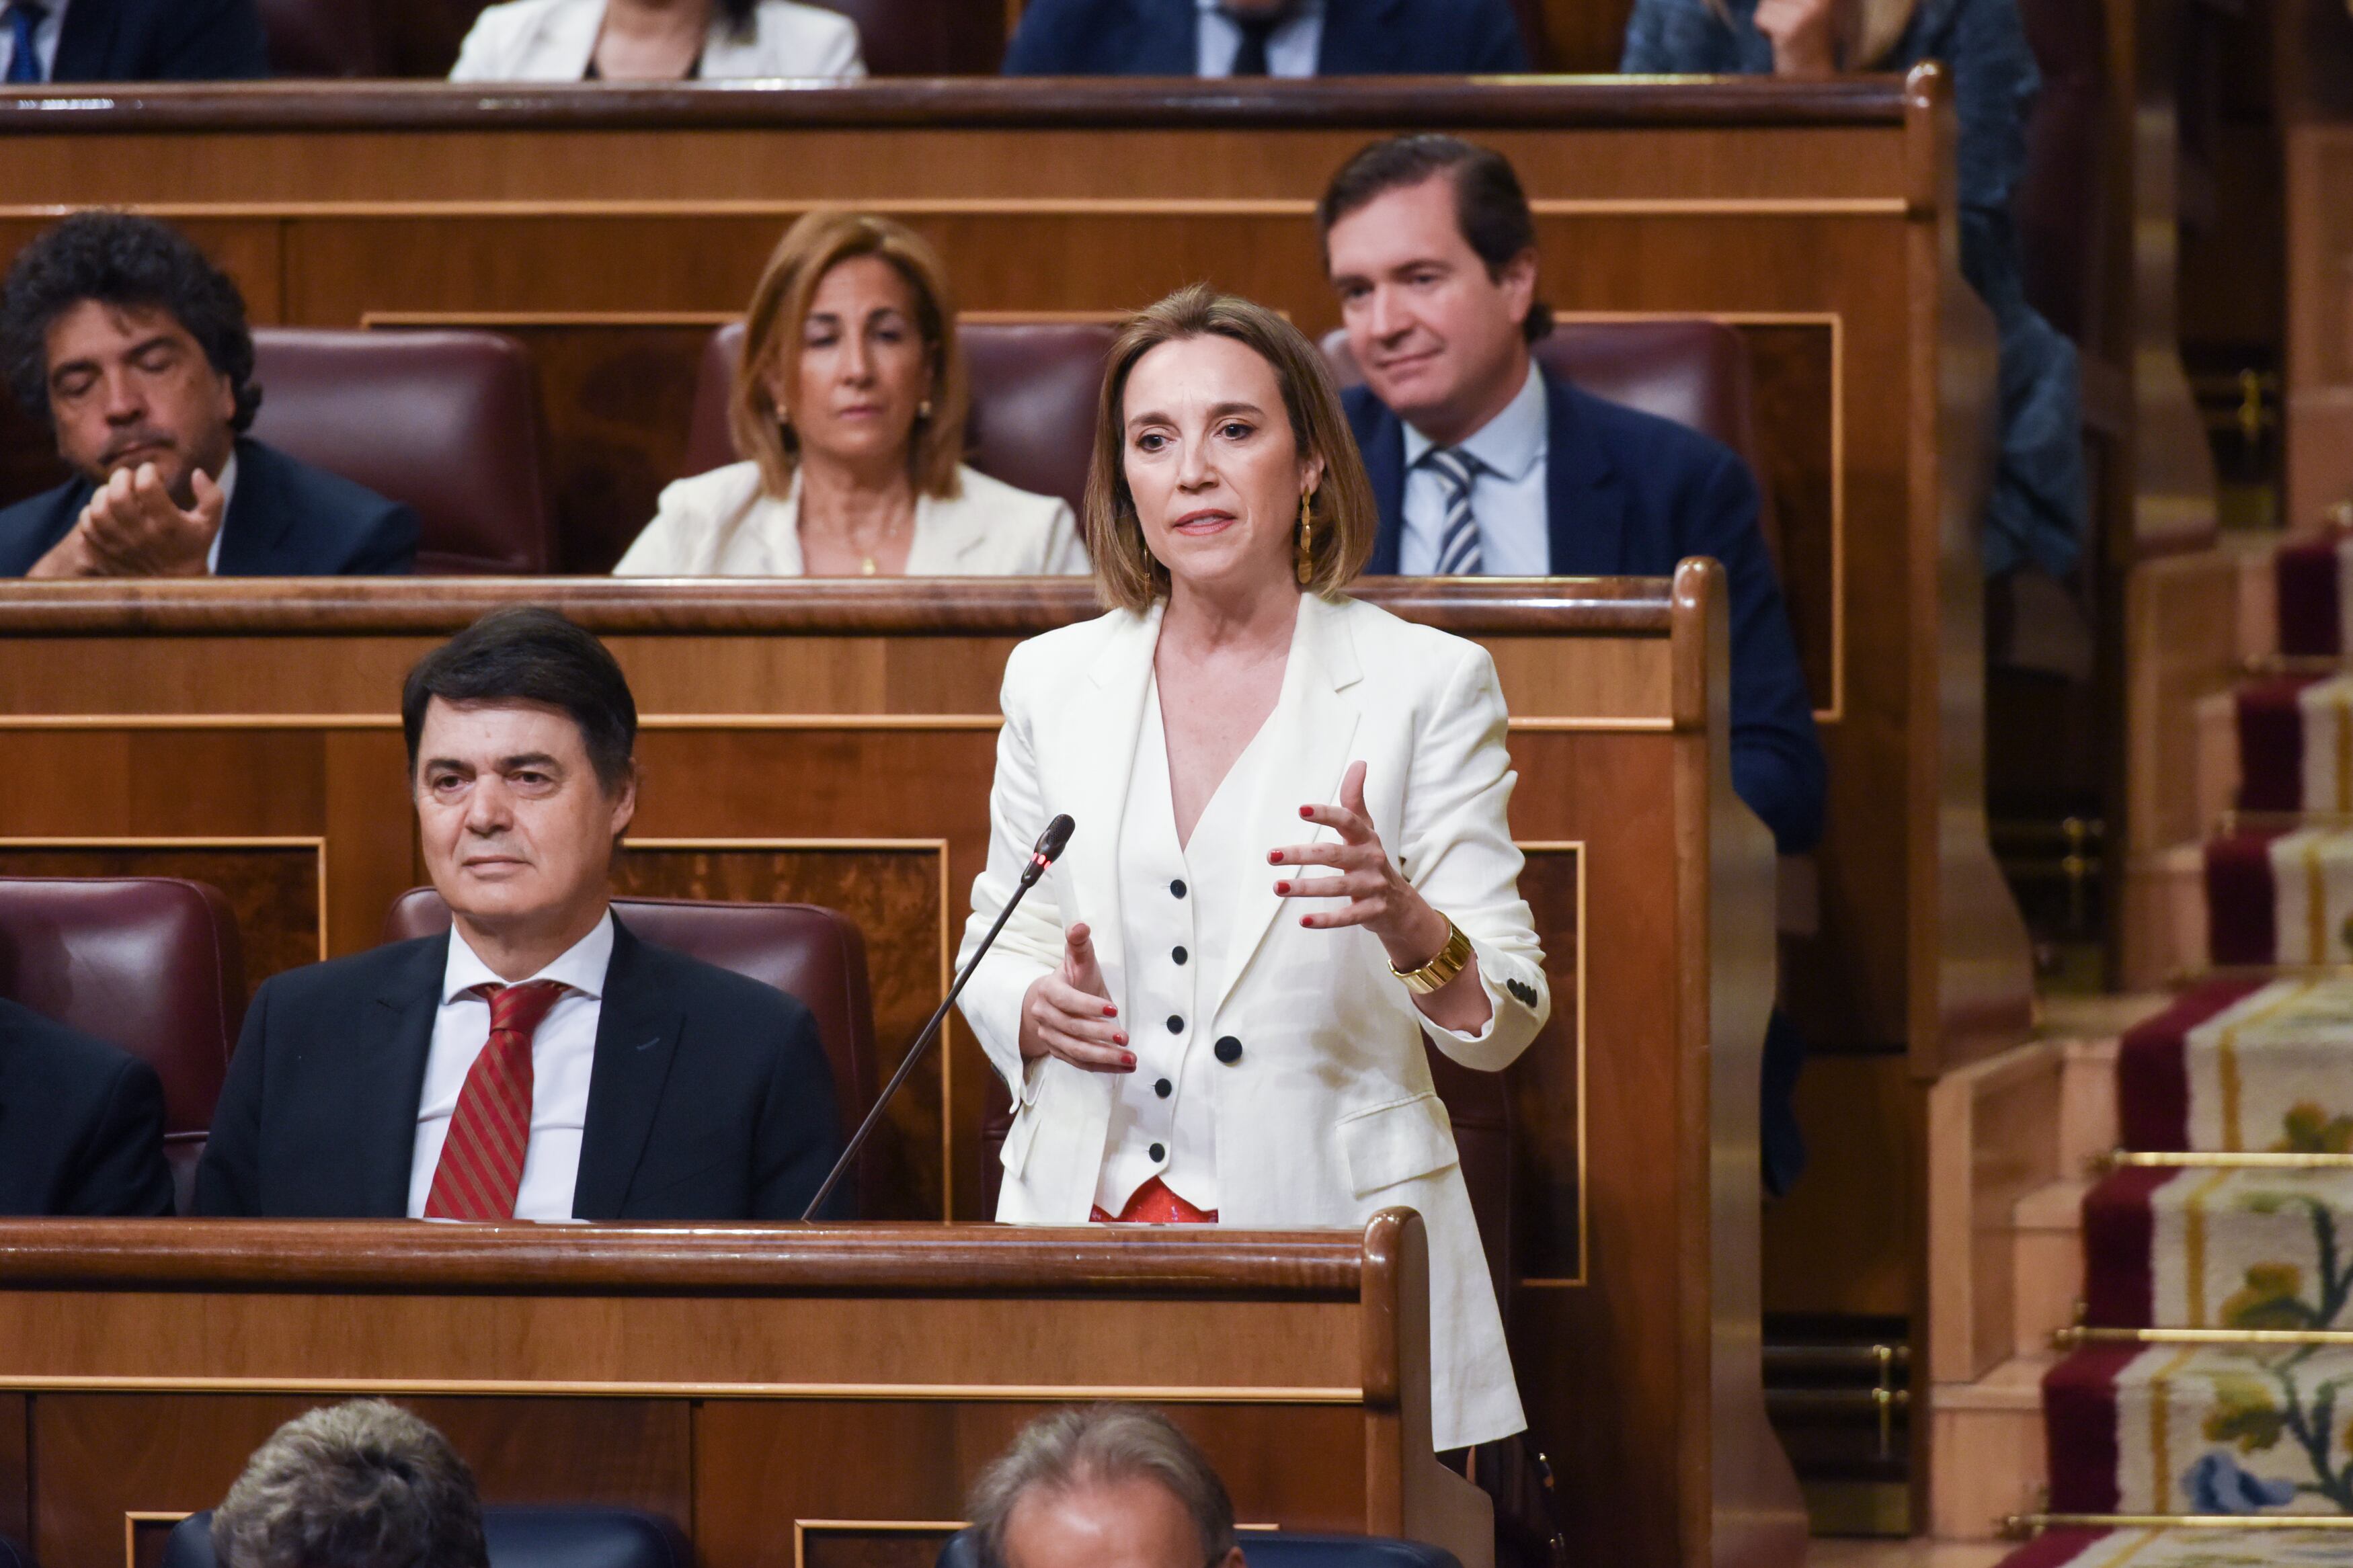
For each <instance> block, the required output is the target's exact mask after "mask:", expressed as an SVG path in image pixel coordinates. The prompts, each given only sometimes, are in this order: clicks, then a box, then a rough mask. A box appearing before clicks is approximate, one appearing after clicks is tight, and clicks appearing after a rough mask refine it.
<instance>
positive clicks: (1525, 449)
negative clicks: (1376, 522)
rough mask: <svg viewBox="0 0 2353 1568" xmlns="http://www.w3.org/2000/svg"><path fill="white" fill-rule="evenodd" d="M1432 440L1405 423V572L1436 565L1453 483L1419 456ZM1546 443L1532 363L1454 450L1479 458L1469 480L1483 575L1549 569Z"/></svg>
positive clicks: (1541, 390) (1547, 418)
mask: <svg viewBox="0 0 2353 1568" xmlns="http://www.w3.org/2000/svg"><path fill="white" fill-rule="evenodd" d="M1435 445H1436V443H1435V442H1433V441H1431V440H1430V437H1427V436H1425V435H1423V434H1422V433H1421V432H1420V431H1419V430H1417V429H1415V428H1414V427H1413V426H1411V425H1410V424H1409V425H1407V426H1406V427H1405V504H1404V522H1405V532H1404V537H1403V538H1402V539H1400V540H1399V541H1398V571H1399V572H1401V573H1404V574H1406V575H1408V576H1427V575H1428V574H1430V573H1431V572H1433V571H1435V570H1436V569H1437V566H1438V547H1439V544H1440V540H1441V536H1442V534H1443V532H1444V530H1445V527H1446V503H1447V501H1448V500H1449V499H1450V497H1451V491H1452V487H1451V486H1450V485H1448V484H1447V482H1446V481H1445V480H1444V479H1440V477H1439V475H1438V472H1437V470H1436V469H1435V468H1431V467H1430V465H1429V464H1427V463H1424V462H1423V461H1422V460H1421V459H1422V456H1423V454H1424V453H1426V452H1428V451H1429V450H1430V447H1433V446H1435ZM1551 447H1552V410H1551V400H1550V399H1549V398H1547V397H1546V395H1545V384H1544V374H1543V373H1542V372H1541V371H1539V370H1537V368H1536V367H1535V363H1533V362H1531V363H1529V365H1528V379H1527V380H1526V381H1525V382H1523V383H1522V384H1521V385H1520V390H1519V392H1518V393H1517V394H1516V395H1514V397H1513V398H1512V400H1511V402H1509V403H1507V404H1505V405H1504V410H1503V412H1502V413H1500V414H1498V415H1496V416H1494V417H1493V419H1490V420H1488V421H1487V423H1486V424H1484V425H1482V426H1480V427H1479V430H1478V433H1477V434H1476V435H1474V436H1472V437H1471V438H1470V439H1469V440H1467V441H1464V442H1463V443H1462V444H1461V447H1459V448H1458V449H1459V450H1461V451H1463V452H1467V453H1469V454H1470V455H1471V456H1472V457H1473V458H1477V459H1478V462H1479V470H1478V472H1477V474H1476V475H1475V476H1473V478H1472V481H1471V515H1472V518H1473V519H1474V520H1475V521H1477V522H1478V525H1479V564H1480V572H1481V574H1482V576H1488V577H1548V576H1550V575H1551V574H1552V528H1551V523H1550V516H1551V506H1550V503H1549V501H1548V500H1547V498H1546V456H1547V454H1548V453H1549V451H1550V449H1551Z"/></svg>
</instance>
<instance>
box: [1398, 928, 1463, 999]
mask: <svg viewBox="0 0 2353 1568" xmlns="http://www.w3.org/2000/svg"><path fill="white" fill-rule="evenodd" d="M1470 963H1471V939H1470V938H1469V937H1467V936H1464V935H1463V934H1462V928H1461V926H1459V925H1456V924H1455V923H1454V921H1452V920H1451V919H1449V920H1448V921H1447V922H1446V945H1445V946H1444V947H1441V948H1440V949H1439V950H1438V956H1437V957H1436V958H1433V959H1431V960H1430V962H1429V963H1425V964H1423V965H1422V966H1421V967H1420V968H1419V969H1399V968H1398V966H1397V965H1396V964H1394V963H1392V964H1390V965H1389V973H1391V974H1394V975H1396V976H1397V977H1398V979H1399V980H1402V981H1404V982H1405V988H1406V989H1407V990H1409V991H1410V992H1412V993H1413V994H1415V995H1417V996H1427V995H1429V994H1430V993H1431V992H1433V991H1438V990H1442V989H1444V988H1445V987H1446V986H1447V985H1449V984H1452V983H1453V980H1454V977H1455V976H1456V975H1458V974H1460V973H1462V971H1463V970H1464V969H1466V968H1467V967H1469V965H1470Z"/></svg>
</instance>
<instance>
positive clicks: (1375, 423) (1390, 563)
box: [1361, 391, 1405, 577]
mask: <svg viewBox="0 0 2353 1568" xmlns="http://www.w3.org/2000/svg"><path fill="white" fill-rule="evenodd" d="M1365 396H1366V398H1367V399H1370V400H1371V402H1372V405H1373V410H1374V412H1373V416H1372V419H1371V421H1370V422H1369V425H1368V426H1367V428H1366V431H1365V432H1364V439H1363V441H1362V443H1361V447H1362V450H1363V453H1364V458H1365V477H1366V479H1369V480H1371V481H1372V486H1373V504H1374V505H1375V506H1377V507H1378V508H1379V509H1380V514H1381V521H1380V531H1379V532H1377V533H1376V534H1375V535H1374V536H1373V556H1372V559H1371V560H1370V561H1369V562H1367V563H1366V566H1365V574H1366V576H1368V577H1394V576H1395V575H1397V569H1398V556H1399V553H1400V552H1401V550H1402V548H1403V541H1404V539H1405V422H1404V421H1403V420H1401V419H1399V418H1398V416H1396V415H1395V414H1392V413H1391V412H1389V409H1388V405H1386V404H1383V403H1382V402H1380V400H1379V399H1377V398H1374V397H1373V395H1372V394H1371V392H1369V391H1367V392H1366V394H1365Z"/></svg>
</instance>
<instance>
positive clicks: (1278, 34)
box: [1005, 0, 1528, 77]
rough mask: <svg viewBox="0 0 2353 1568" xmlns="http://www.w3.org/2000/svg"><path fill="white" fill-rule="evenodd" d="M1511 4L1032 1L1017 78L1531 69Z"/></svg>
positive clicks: (1013, 68) (1019, 42) (1445, 0)
mask: <svg viewBox="0 0 2353 1568" xmlns="http://www.w3.org/2000/svg"><path fill="white" fill-rule="evenodd" d="M1527 68H1528V56H1527V45H1526V42H1525V40H1524V39H1522V37H1520V24H1519V19H1518V18H1517V17H1516V16H1514V15H1513V14H1512V6H1511V0H1029V5H1028V6H1027V7H1026V8H1025V9H1024V10H1023V11H1022V13H1021V22H1020V25H1019V26H1018V27H1017V28H1016V29H1015V30H1014V34H1013V42H1012V44H1011V45H1010V46H1008V47H1007V49H1006V51H1005V74H1006V75H1008V76H1203V77H1227V76H1283V77H1309V76H1395V75H1399V74H1404V73H1411V74H1417V75H1421V74H1429V75H1467V74H1472V73H1489V74H1492V73H1498V72H1512V71H1525V70H1526V69H1527Z"/></svg>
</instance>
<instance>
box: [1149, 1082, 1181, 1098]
mask: <svg viewBox="0 0 2353 1568" xmlns="http://www.w3.org/2000/svg"><path fill="white" fill-rule="evenodd" d="M1152 1092H1153V1093H1155V1094H1156V1095H1158V1096H1159V1097H1160V1098H1161V1099H1163V1100H1166V1099H1167V1098H1168V1097H1169V1096H1170V1095H1172V1094H1174V1093H1176V1085H1175V1084H1173V1083H1170V1082H1169V1081H1168V1080H1167V1079H1165V1078H1164V1079H1161V1080H1160V1081H1159V1082H1158V1083H1155V1084H1154V1085H1153V1086H1152Z"/></svg>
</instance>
